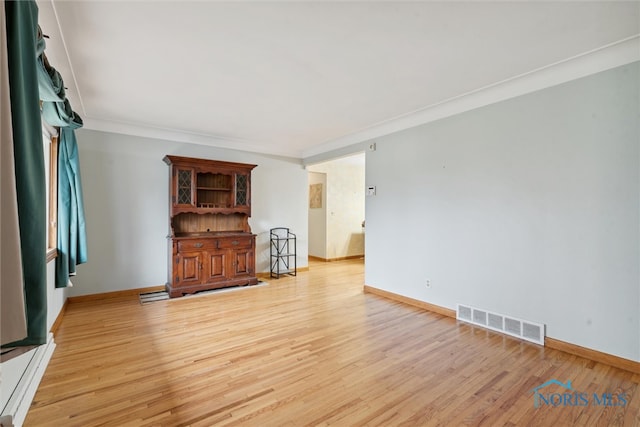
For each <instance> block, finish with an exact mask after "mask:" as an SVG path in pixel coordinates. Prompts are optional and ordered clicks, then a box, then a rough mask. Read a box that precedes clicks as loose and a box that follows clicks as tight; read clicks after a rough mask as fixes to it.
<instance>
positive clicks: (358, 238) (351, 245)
mask: <svg viewBox="0 0 640 427" xmlns="http://www.w3.org/2000/svg"><path fill="white" fill-rule="evenodd" d="M347 254H348V256H355V255H364V231H363V232H360V233H351V235H350V236H349V241H348V243H347Z"/></svg>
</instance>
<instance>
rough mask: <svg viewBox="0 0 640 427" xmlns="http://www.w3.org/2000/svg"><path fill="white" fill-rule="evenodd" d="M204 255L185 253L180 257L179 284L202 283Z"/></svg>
mask: <svg viewBox="0 0 640 427" xmlns="http://www.w3.org/2000/svg"><path fill="white" fill-rule="evenodd" d="M201 269H202V253H200V252H198V253H193V254H190V253H185V254H181V255H180V256H178V270H177V275H178V277H177V282H178V283H180V284H183V283H184V284H187V283H200V281H201V274H200V272H201Z"/></svg>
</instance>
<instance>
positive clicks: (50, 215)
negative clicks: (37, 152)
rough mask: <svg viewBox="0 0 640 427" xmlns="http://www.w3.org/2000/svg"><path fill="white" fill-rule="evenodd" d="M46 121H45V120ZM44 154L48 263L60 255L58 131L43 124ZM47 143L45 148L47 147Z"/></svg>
mask: <svg viewBox="0 0 640 427" xmlns="http://www.w3.org/2000/svg"><path fill="white" fill-rule="evenodd" d="M43 123H44V122H43ZM42 136H43V144H46V145H48V150H44V149H43V155H44V156H48V159H45V162H47V160H48V170H49V175H48V188H47V193H48V194H47V197H48V199H47V202H48V203H47V205H48V212H47V251H46V253H47V263H48V262H51V261H52V260H54V259H55V258H56V257H57V256H58V132H57V129H56V128H50V127H48V126H46V125H44V124H43V128H42ZM46 145H45V147H44V148H47V147H46Z"/></svg>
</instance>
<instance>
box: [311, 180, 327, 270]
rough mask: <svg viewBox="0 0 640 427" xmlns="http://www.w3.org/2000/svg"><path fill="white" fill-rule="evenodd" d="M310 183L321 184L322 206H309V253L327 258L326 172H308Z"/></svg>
mask: <svg viewBox="0 0 640 427" xmlns="http://www.w3.org/2000/svg"><path fill="white" fill-rule="evenodd" d="M312 184H322V207H320V208H313V209H312V208H311V207H309V255H311V256H315V257H318V258H322V259H327V174H326V173H322V172H309V185H312Z"/></svg>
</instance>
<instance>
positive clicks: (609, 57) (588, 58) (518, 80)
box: [302, 34, 640, 159]
mask: <svg viewBox="0 0 640 427" xmlns="http://www.w3.org/2000/svg"><path fill="white" fill-rule="evenodd" d="M639 60H640V34H637V35H635V36H632V37H629V38H627V39H624V40H620V41H617V42H615V43H611V44H609V45H606V46H603V47H601V48H598V49H594V50H592V51H589V52H585V53H583V54H580V55H576V56H574V57H571V58H568V59H565V60H563V61H559V62H556V63H554V64H550V65H547V66H545V67H541V68H538V69H536V70H533V71H530V72H527V73H524V74H520V75H518V76H515V77H512V78H509V79H506V80H503V81H501V82H497V83H494V84H491V85H488V86H485V87H482V88H479V89H476V90H474V91H471V92H467V93H464V94H462V95H459V96H456V97H453V98H449V99H446V100H444V101H442V102H439V103H437V104H433V105H430V106H427V107H425V108H421V109H419V110H416V111H413V112H411V113H407V114H403V115H401V116H398V117H395V118H392V119H389V120H385V121H383V122H380V123H377V124H375V125H373V126H370V127H367V128H366V129H362V130H360V131H358V132H355V133H353V134H350V135H345V136H343V137H340V138H337V139H334V140H330V141H326V142H324V143H321V144H318V145H316V146H314V147H312V148H309V149H307V150H304V151H303V153H302V155H303V159H307V158H310V157H313V156H317V155H319V154H324V153H327V152H330V151H333V150H338V149H341V148H344V147H346V146H349V145H353V144H357V143H360V142H363V141H367V140H371V139H375V138H380V137H382V136H384V135H389V134H391V133H394V132H398V131H401V130H405V129H408V128H412V127H415V126H418V125H422V124H425V123H429V122H433V121H435V120H439V119H443V118H445V117H450V116H453V115H456V114H460V113H463V112H465V111H469V110H472V109H475V108H479V107H483V106H486V105H490V104H494V103H496V102H500V101H504V100H506V99H509V98H514V97H517V96H520V95H525V94H527V93H531V92H535V91H538V90H541V89H545V88H548V87H551V86H555V85H559V84H562V83H566V82H569V81H571V80H576V79H579V78H581V77H586V76H589V75H592V74H596V73H599V72H602V71H606V70H609V69H612V68H616V67H619V66H622V65H626V64H630V63H632V62H636V61H639Z"/></svg>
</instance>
